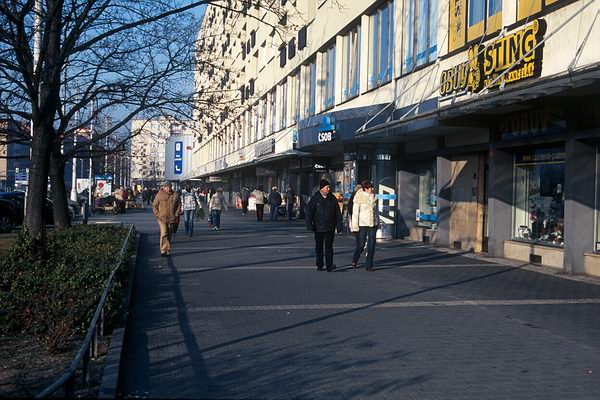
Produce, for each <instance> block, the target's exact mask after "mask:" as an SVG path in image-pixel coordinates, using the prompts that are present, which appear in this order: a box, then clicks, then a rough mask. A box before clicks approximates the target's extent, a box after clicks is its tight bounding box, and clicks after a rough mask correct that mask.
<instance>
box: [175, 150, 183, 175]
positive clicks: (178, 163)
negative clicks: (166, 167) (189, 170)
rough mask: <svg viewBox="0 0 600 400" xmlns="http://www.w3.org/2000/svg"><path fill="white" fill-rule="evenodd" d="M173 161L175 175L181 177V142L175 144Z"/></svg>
mask: <svg viewBox="0 0 600 400" xmlns="http://www.w3.org/2000/svg"><path fill="white" fill-rule="evenodd" d="M173 161H174V166H173V167H174V173H175V175H181V174H182V173H183V142H175V152H174V155H173Z"/></svg>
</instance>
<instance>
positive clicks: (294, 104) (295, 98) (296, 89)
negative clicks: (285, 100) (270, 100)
mask: <svg viewBox="0 0 600 400" xmlns="http://www.w3.org/2000/svg"><path fill="white" fill-rule="evenodd" d="M288 81H289V82H290V102H291V107H290V109H291V111H292V115H291V117H292V122H293V123H297V122H298V121H299V120H300V99H301V93H302V92H301V91H300V82H301V76H300V70H296V71H295V72H294V73H293V74H292V75H290V77H289V79H288Z"/></svg>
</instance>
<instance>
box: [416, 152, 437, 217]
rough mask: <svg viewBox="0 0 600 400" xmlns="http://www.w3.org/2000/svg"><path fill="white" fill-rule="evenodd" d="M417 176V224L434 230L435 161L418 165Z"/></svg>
mask: <svg viewBox="0 0 600 400" xmlns="http://www.w3.org/2000/svg"><path fill="white" fill-rule="evenodd" d="M417 175H418V180H419V198H418V208H417V213H416V221H417V224H418V225H419V226H426V227H429V228H432V229H436V228H437V224H438V207H437V164H436V160H435V159H434V160H432V161H427V162H424V163H420V164H419V165H418V170H417Z"/></svg>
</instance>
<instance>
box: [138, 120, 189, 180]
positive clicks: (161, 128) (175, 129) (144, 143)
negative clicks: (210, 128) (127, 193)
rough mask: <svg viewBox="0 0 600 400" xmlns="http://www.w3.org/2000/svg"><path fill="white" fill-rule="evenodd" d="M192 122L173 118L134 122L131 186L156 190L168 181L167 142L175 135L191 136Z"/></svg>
mask: <svg viewBox="0 0 600 400" xmlns="http://www.w3.org/2000/svg"><path fill="white" fill-rule="evenodd" d="M193 130H194V127H193V124H192V123H191V122H190V121H178V120H175V119H173V118H167V117H164V118H156V119H134V120H132V121H131V137H132V138H131V165H130V169H131V175H130V181H131V183H135V184H138V185H142V186H143V187H156V188H158V185H159V184H160V182H162V181H164V180H165V154H166V152H165V141H166V139H167V138H168V137H170V136H172V135H176V136H179V135H183V134H188V135H191V134H192V131H193Z"/></svg>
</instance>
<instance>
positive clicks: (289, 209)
mask: <svg viewBox="0 0 600 400" xmlns="http://www.w3.org/2000/svg"><path fill="white" fill-rule="evenodd" d="M293 213H294V205H293V204H288V205H287V217H288V221H291V220H292V214H293Z"/></svg>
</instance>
